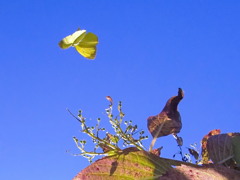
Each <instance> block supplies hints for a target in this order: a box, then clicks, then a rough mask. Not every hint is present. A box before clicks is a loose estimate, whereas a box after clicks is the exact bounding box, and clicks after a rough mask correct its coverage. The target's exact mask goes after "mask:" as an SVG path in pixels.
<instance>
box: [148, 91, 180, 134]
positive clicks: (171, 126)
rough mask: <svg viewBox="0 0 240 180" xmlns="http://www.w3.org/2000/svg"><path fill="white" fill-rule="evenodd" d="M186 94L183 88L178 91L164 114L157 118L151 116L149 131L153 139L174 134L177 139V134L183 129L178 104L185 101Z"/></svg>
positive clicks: (169, 101)
mask: <svg viewBox="0 0 240 180" xmlns="http://www.w3.org/2000/svg"><path fill="white" fill-rule="evenodd" d="M183 96H184V93H183V90H182V89H181V88H179V89H178V95H177V96H173V97H171V98H170V99H169V100H168V101H167V103H166V105H165V107H164V108H163V110H162V112H161V113H159V114H158V115H156V116H150V117H149V118H148V119H147V121H148V130H149V131H150V133H151V134H152V136H153V137H156V138H158V137H161V136H167V135H169V134H173V135H174V136H175V137H176V138H177V133H179V132H180V130H181V128H182V121H181V116H180V113H179V112H178V108H177V107H178V104H179V102H180V101H181V100H182V99H183Z"/></svg>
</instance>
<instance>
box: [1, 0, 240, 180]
mask: <svg viewBox="0 0 240 180" xmlns="http://www.w3.org/2000/svg"><path fill="white" fill-rule="evenodd" d="M239 9H240V2H239V1H221V0H219V1H203V0H202V1H174V0H169V1H166V0H165V1H163V0H161V1H157V0H156V1H154V0H153V1H148V2H147V1H143V0H137V1H136V0H132V1H110V0H108V1H107V0H106V1H97V0H92V1H81V0H78V1H77V0H75V1H73V0H69V1H61V0H60V1H46V0H42V1H30V0H24V1H16V0H11V1H1V2H0V22H1V28H0V38H1V42H2V43H1V45H0V49H1V53H0V82H1V88H0V99H1V108H0V113H1V126H0V169H1V173H0V179H24V180H31V179H35V180H42V179H44V180H52V179H58V180H65V179H71V178H73V177H74V176H75V175H76V174H77V173H78V172H79V171H80V170H82V169H83V168H85V167H87V166H88V165H89V163H88V161H87V160H86V159H84V158H82V157H74V156H72V155H71V154H70V153H66V150H69V151H70V152H72V153H78V152H79V151H78V150H77V148H76V147H75V144H74V142H73V140H72V137H73V136H77V137H78V138H79V139H81V138H84V136H83V135H82V134H81V133H80V129H81V128H80V126H79V124H78V122H77V121H76V120H75V119H73V118H72V117H71V116H70V115H69V113H68V112H67V111H66V108H69V109H70V110H71V111H72V112H73V113H75V114H77V111H78V110H79V109H82V110H83V112H84V116H85V117H87V118H89V123H90V124H91V123H95V119H96V118H98V117H102V118H103V119H102V124H103V125H104V126H106V127H109V125H108V122H107V119H106V118H105V119H104V117H105V116H104V109H105V108H106V107H107V105H108V102H107V101H106V99H105V96H107V95H110V96H111V97H112V98H113V99H114V101H115V102H118V101H120V100H121V101H122V102H123V111H124V112H125V113H126V118H125V119H126V120H132V121H133V122H135V123H136V124H138V126H139V127H140V128H141V129H143V130H145V131H146V134H147V135H150V134H149V133H148V131H147V127H146V119H147V117H148V116H150V115H156V114H158V113H159V112H160V111H161V110H162V108H163V106H164V105H165V102H166V101H167V99H168V98H170V97H171V96H173V95H176V94H177V90H178V88H179V87H181V88H182V89H183V90H184V92H185V97H184V99H183V100H182V102H181V103H180V105H179V111H180V113H181V115H182V122H183V128H182V131H181V133H180V136H182V137H183V139H184V147H185V146H186V147H187V146H188V145H189V144H191V143H194V142H197V143H198V144H199V142H200V140H201V138H202V137H203V136H204V135H205V134H207V133H208V132H209V131H210V130H212V129H221V130H222V132H225V133H226V132H239V125H240V124H239V102H240V93H239V92H240V83H239V80H240V75H239V67H240V61H239V60H240V21H239V19H240V12H239ZM79 27H80V28H81V29H86V30H87V31H89V32H93V33H95V34H97V35H98V37H99V45H98V52H97V57H96V59H95V60H94V61H89V60H87V59H85V58H83V57H82V56H80V55H79V54H78V53H77V52H76V51H75V50H74V49H73V48H72V49H68V50H62V49H60V48H59V47H58V42H59V41H60V40H61V39H62V38H63V37H65V36H67V35H69V34H71V33H73V32H74V31H75V30H77V28H79ZM149 144H150V140H147V141H145V145H146V147H149ZM159 146H163V147H164V148H163V150H162V156H163V157H168V158H171V157H172V155H173V154H174V153H176V152H177V151H178V148H177V146H176V143H175V140H174V139H173V138H172V136H167V137H164V138H160V139H158V141H157V143H156V145H155V147H159ZM184 151H185V152H187V151H186V149H185V148H184Z"/></svg>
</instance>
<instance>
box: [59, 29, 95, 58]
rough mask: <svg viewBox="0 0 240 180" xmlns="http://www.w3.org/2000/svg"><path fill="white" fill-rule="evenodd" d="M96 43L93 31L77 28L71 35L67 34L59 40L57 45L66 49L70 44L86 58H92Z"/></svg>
mask: <svg viewBox="0 0 240 180" xmlns="http://www.w3.org/2000/svg"><path fill="white" fill-rule="evenodd" d="M97 44H98V37H97V36H96V35H95V34H93V33H86V30H80V29H79V30H77V31H76V32H75V33H73V34H72V35H69V36H67V37H65V38H63V40H61V41H60V42H59V46H60V47H61V48H63V49H67V48H69V47H71V46H73V47H75V48H76V50H77V51H78V52H79V53H80V54H81V55H82V56H83V57H85V58H87V59H94V58H95V57H96V51H97V48H96V45H97Z"/></svg>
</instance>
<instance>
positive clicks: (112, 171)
mask: <svg viewBox="0 0 240 180" xmlns="http://www.w3.org/2000/svg"><path fill="white" fill-rule="evenodd" d="M181 164H188V165H192V164H190V163H182V162H180V161H175V160H169V159H164V158H160V157H158V156H156V155H154V154H152V153H149V152H147V151H139V150H137V149H136V148H133V147H132V148H127V149H124V150H123V152H122V153H121V154H118V155H115V156H111V157H104V158H102V159H99V160H97V161H96V162H94V163H93V164H91V165H90V166H88V167H87V168H85V169H84V170H82V171H81V172H80V173H79V174H78V175H77V176H76V177H75V178H74V179H73V180H82V179H87V180H91V179H92V180H100V179H104V180H105V179H106V180H108V179H128V180H131V179H132V180H135V179H143V178H144V179H156V178H158V177H160V176H162V175H163V174H165V173H166V172H167V171H168V170H169V169H171V168H172V166H177V165H181ZM192 166H194V165H192ZM194 167H195V166H194Z"/></svg>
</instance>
